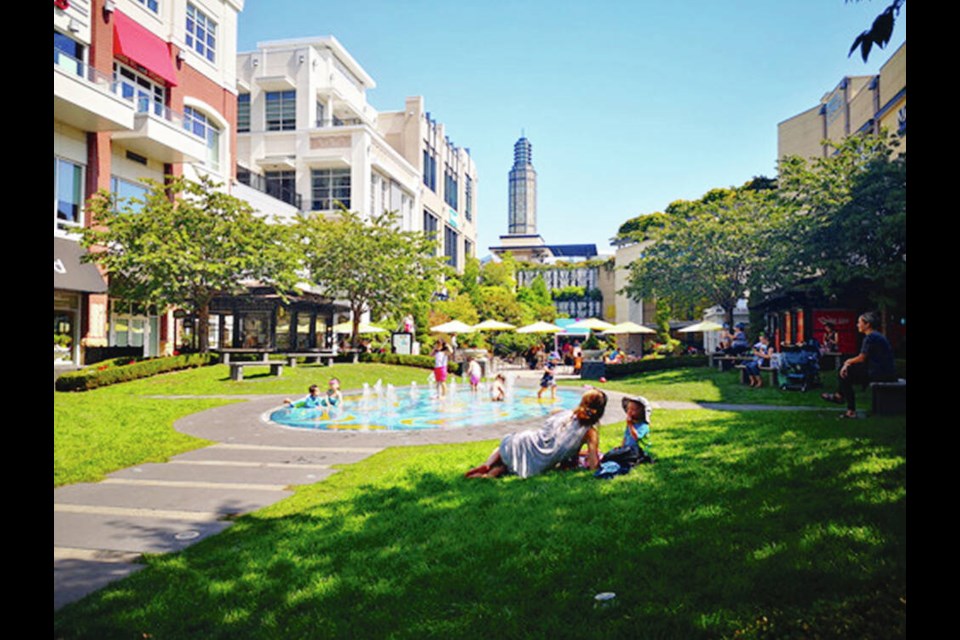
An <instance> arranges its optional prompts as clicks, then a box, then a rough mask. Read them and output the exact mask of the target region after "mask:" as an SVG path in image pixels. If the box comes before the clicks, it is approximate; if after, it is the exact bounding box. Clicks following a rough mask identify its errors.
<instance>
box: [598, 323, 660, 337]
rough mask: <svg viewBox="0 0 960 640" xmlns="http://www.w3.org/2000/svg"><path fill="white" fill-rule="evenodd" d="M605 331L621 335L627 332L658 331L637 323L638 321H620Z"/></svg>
mask: <svg viewBox="0 0 960 640" xmlns="http://www.w3.org/2000/svg"><path fill="white" fill-rule="evenodd" d="M603 333H610V334H613V335H621V334H625V333H656V331H654V330H653V329H650V328H648V327H645V326H643V325H640V324H637V323H636V322H629V321H628V322H620V323H618V324H615V325H613V326H612V327H610V328H609V329H606V330H604V332H603Z"/></svg>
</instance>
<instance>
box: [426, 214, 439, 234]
mask: <svg viewBox="0 0 960 640" xmlns="http://www.w3.org/2000/svg"><path fill="white" fill-rule="evenodd" d="M438 228H439V220H438V219H437V216H435V215H433V214H432V213H430V212H429V211H427V210H426V209H424V210H423V232H424V233H425V234H427V237H428V238H434V239H436V237H437V229H438Z"/></svg>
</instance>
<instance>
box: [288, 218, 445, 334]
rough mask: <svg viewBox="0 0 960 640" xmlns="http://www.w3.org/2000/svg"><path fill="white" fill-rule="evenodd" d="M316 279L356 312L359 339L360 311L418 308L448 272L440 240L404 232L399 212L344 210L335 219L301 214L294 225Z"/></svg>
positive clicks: (325, 290) (327, 292) (386, 312)
mask: <svg viewBox="0 0 960 640" xmlns="http://www.w3.org/2000/svg"><path fill="white" fill-rule="evenodd" d="M295 229H296V235H297V236H298V238H299V246H301V247H302V248H303V252H304V257H305V259H304V263H305V265H306V267H307V270H308V271H309V273H310V278H311V281H312V282H313V283H314V284H315V285H316V286H317V287H318V288H319V289H320V290H321V291H322V292H323V294H324V295H327V296H329V297H331V298H336V299H342V300H346V301H347V302H348V304H349V305H350V310H351V311H352V312H353V336H352V340H353V342H354V344H356V342H357V333H358V332H357V329H358V326H359V323H360V316H361V315H362V314H363V313H364V312H366V311H370V312H371V313H372V314H373V315H374V316H377V315H393V314H396V312H397V311H398V310H410V311H413V310H414V308H415V307H416V305H417V303H418V301H422V300H427V299H429V298H430V294H431V293H432V292H433V291H434V290H435V288H436V284H437V280H438V278H439V276H440V274H441V273H442V271H443V267H442V262H441V258H438V257H436V242H435V241H434V240H433V239H431V238H428V237H427V236H426V235H424V234H423V233H420V232H416V231H401V230H399V227H398V223H397V215H396V213H394V212H386V213H383V214H380V215H374V216H370V217H369V218H368V219H366V220H364V219H363V218H361V217H360V215H359V214H357V213H354V212H350V211H343V212H342V213H341V214H340V215H339V216H338V217H336V218H326V217H323V216H316V215H309V216H302V217H301V218H300V220H299V223H298V224H297V225H296V227H295Z"/></svg>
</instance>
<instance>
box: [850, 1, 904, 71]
mask: <svg viewBox="0 0 960 640" xmlns="http://www.w3.org/2000/svg"><path fill="white" fill-rule="evenodd" d="M847 1H848V2H849V0H847ZM906 1H907V0H893V2H891V3H890V6H888V7H887V8H886V9H884V10H883V12H882V13H881V14H880V15H878V16H877V17H876V19H875V20H874V21H873V24H872V25H870V28H869V29H867V30H866V31H863V32H861V33H860V35H858V36H857V37H856V38H855V39H854V41H853V45H852V46H851V47H850V51H849V52H848V53H847V57H848V58H849V57H850V56H852V55H853V52H854V51H856V50H857V47H860V55H861V56H862V57H863V61H864V62H866V61H867V58H868V57H869V56H870V49H871V48H872V47H873V45H877V46H878V47H880V48H881V49H883V48H884V47H885V46H887V43H888V42H890V36H892V35H893V24H894V22H895V21H896V17H897V16H899V15H900V9H901V7H903V5H904V3H906Z"/></svg>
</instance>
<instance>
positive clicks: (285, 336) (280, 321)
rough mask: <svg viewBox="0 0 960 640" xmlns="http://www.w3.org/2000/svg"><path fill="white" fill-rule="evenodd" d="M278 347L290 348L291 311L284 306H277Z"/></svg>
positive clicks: (285, 349) (283, 349) (284, 349)
mask: <svg viewBox="0 0 960 640" xmlns="http://www.w3.org/2000/svg"><path fill="white" fill-rule="evenodd" d="M277 349H280V350H281V351H289V350H290V311H289V310H288V309H287V308H286V307H282V306H281V307H278V308H277Z"/></svg>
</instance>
